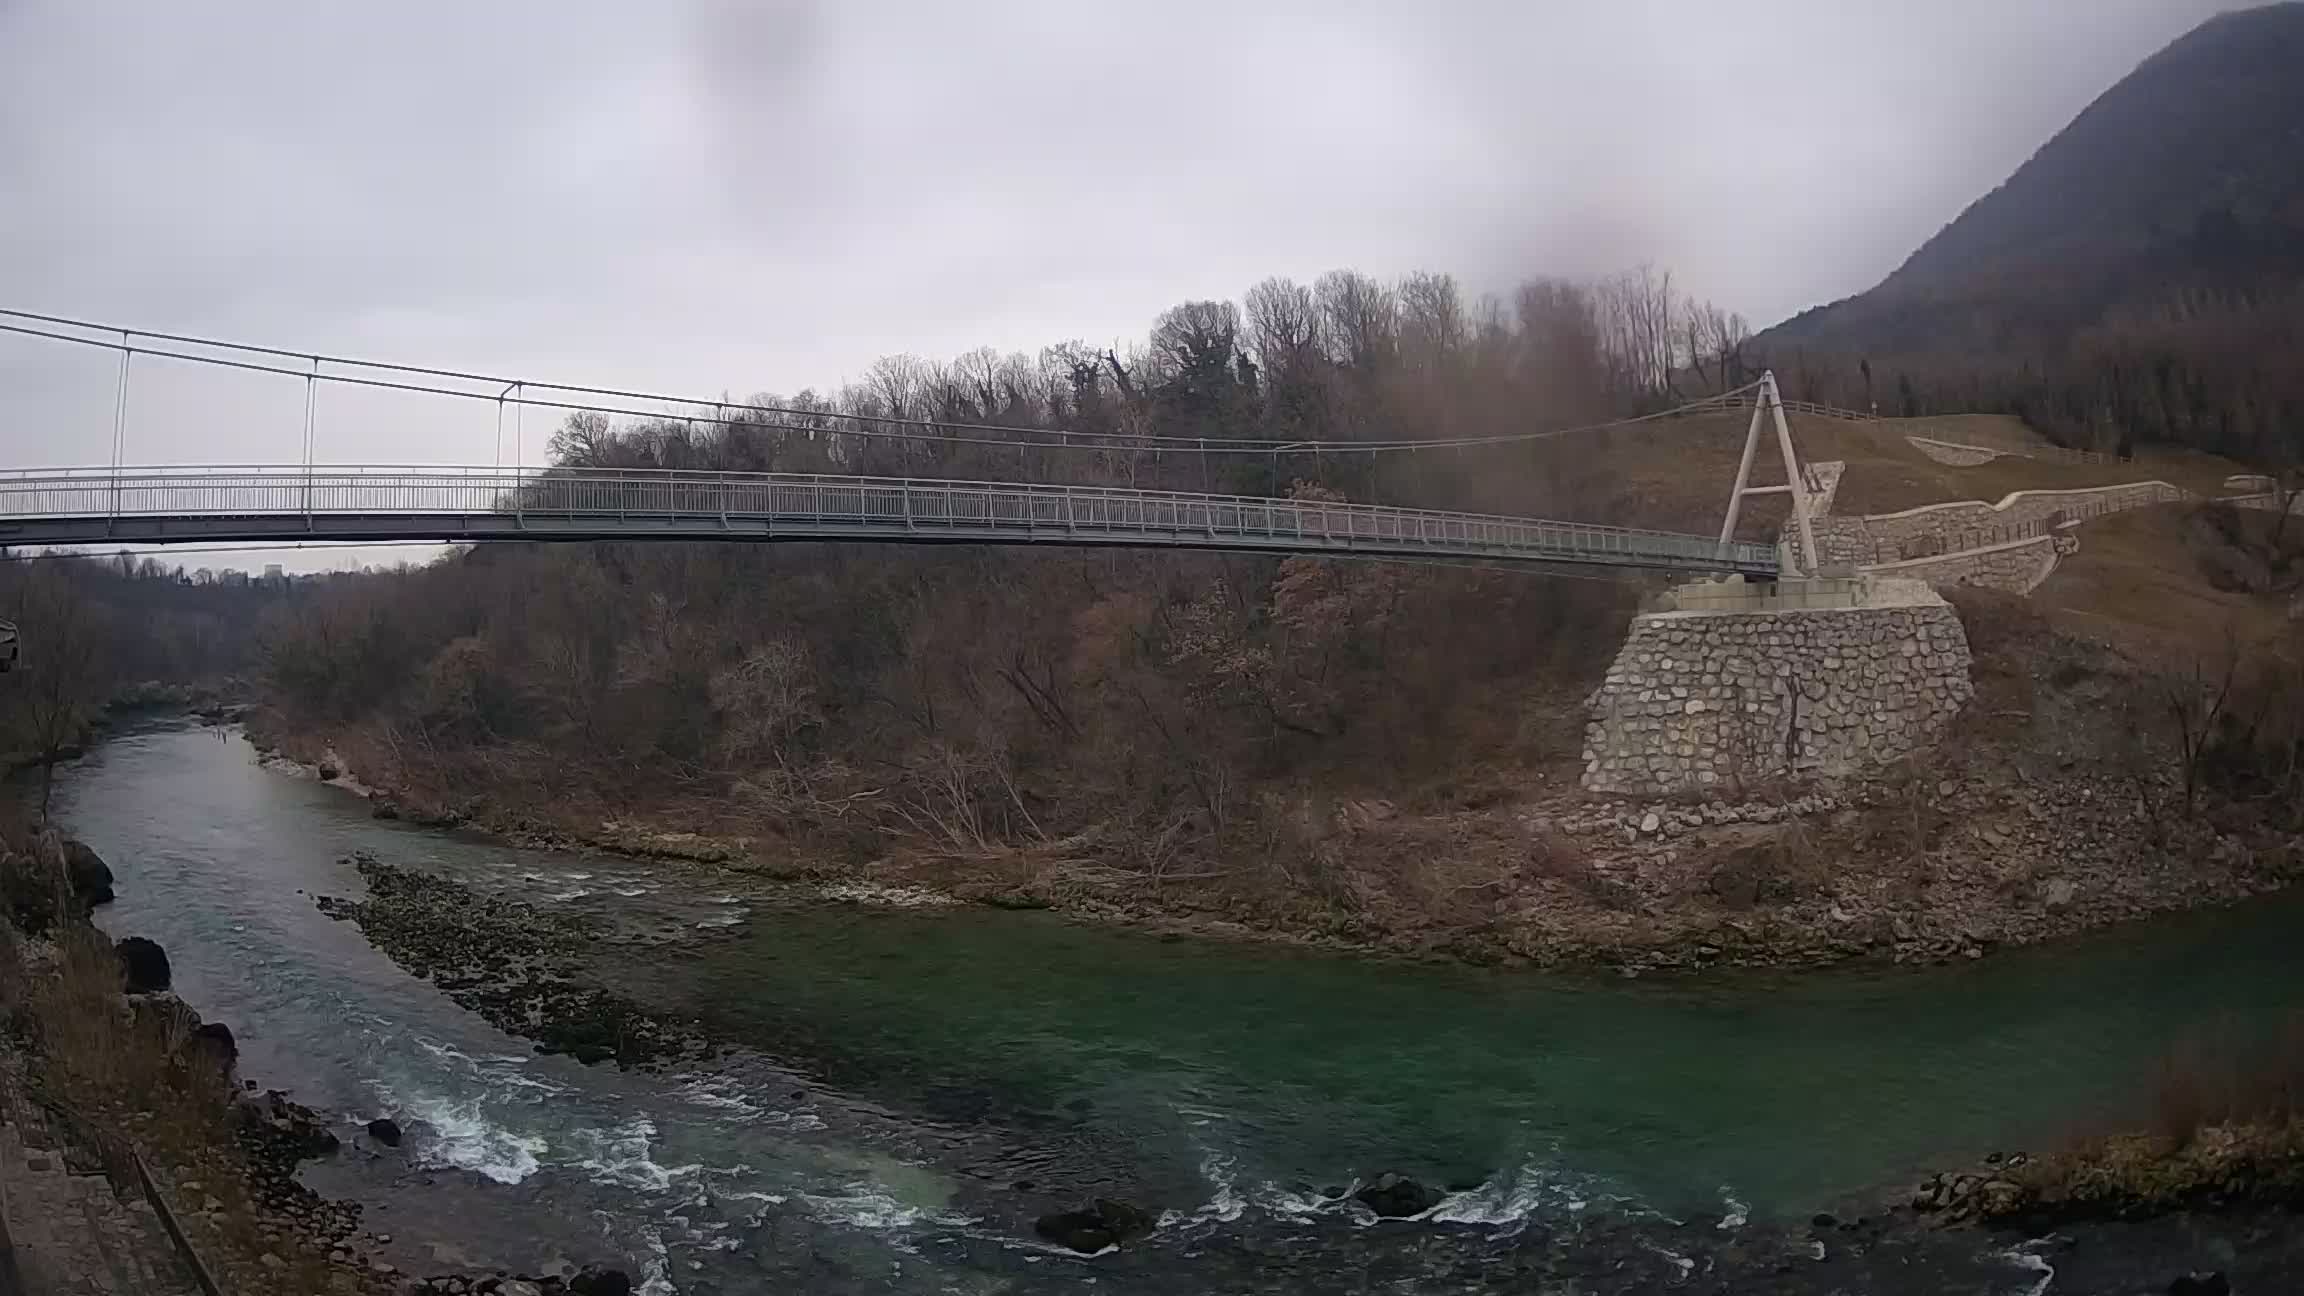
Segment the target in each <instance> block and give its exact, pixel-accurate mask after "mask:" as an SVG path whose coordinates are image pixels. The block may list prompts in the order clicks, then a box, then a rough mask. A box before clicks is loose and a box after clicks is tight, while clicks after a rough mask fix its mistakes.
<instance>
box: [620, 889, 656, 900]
mask: <svg viewBox="0 0 2304 1296" xmlns="http://www.w3.org/2000/svg"><path fill="white" fill-rule="evenodd" d="M648 890H649V889H648V888H647V887H617V888H615V891H616V894H617V895H619V896H622V897H623V898H625V899H626V900H629V899H631V898H632V897H634V896H644V895H646V894H648Z"/></svg>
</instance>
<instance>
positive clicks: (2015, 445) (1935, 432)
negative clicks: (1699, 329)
mask: <svg viewBox="0 0 2304 1296" xmlns="http://www.w3.org/2000/svg"><path fill="white" fill-rule="evenodd" d="M1756 399H1758V398H1757V397H1756V396H1754V395H1752V394H1751V393H1747V392H1732V393H1730V394H1729V395H1726V396H1722V397H1718V398H1716V399H1715V400H1713V401H1710V402H1707V403H1706V405H1705V406H1704V408H1705V409H1721V410H1731V409H1750V408H1751V407H1752V403H1753V401H1755V400H1756ZM1784 411H1785V412H1786V413H1788V414H1808V415H1813V416H1815V417H1817V418H1829V419H1840V420H1842V421H1844V422H1849V423H1878V424H1883V425H1889V424H1893V425H1894V428H1893V429H1892V430H1894V431H1896V432H1898V433H1901V434H1902V435H1905V436H1916V437H1920V438H1922V439H1923V440H1928V441H1936V442H1940V443H1942V444H1944V445H1952V446H1960V447H1962V448H1964V449H1970V450H1988V451H1990V452H1992V453H1993V454H2003V455H2014V456H2015V457H2017V458H2019V459H2039V460H2044V461H2047V462H2050V463H2084V464H2112V463H2127V462H2129V461H2128V460H2126V459H2123V458H2121V457H2120V456H2119V455H2110V454H2105V453H2103V452H2101V451H2097V450H2074V449H2072V448H2070V447H2069V446H2060V445H2050V444H2048V443H2046V442H2037V443H2035V442H2017V441H2012V440H2009V439H2007V438H2004V437H1989V436H1978V435H1976V434H1975V433H1974V432H1972V431H1969V430H1967V429H1965V428H1960V427H1957V426H1954V425H1952V424H1950V423H1949V422H1948V421H1947V419H1946V418H1945V416H1943V415H1929V414H1920V415H1913V416H1909V417H1889V416H1885V415H1880V414H1867V413H1865V412H1863V411H1862V410H1852V409H1842V408H1841V407H1839V406H1837V405H1821V404H1818V403H1817V402H1815V401H1800V400H1787V401H1785V402H1784Z"/></svg>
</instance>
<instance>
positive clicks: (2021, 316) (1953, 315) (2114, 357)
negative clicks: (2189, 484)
mask: <svg viewBox="0 0 2304 1296" xmlns="http://www.w3.org/2000/svg"><path fill="white" fill-rule="evenodd" d="M2299 68H2304V3H2283V4H2276V5H2270V6H2266V7H2263V8H2258V9H2251V10H2245V11H2241V12H2237V13H2230V14H2225V15H2222V16H2220V17H2217V18H2215V19H2212V20H2210V21H2209V22H2207V23H2205V24H2203V25H2202V26H2200V27H2199V28H2197V29H2195V30H2194V31H2192V32H2191V33H2190V34H2188V35H2186V36H2184V37H2183V38H2181V39H2180V40H2178V41H2176V42H2175V43H2174V44H2172V45H2170V46H2169V47H2168V48H2167V49H2165V50H2162V51H2161V52H2160V53H2158V54H2156V55H2154V56H2153V57H2152V58H2150V59H2148V60H2146V61H2145V62H2144V63H2143V64H2142V65H2141V66H2140V67H2138V68H2137V69H2136V71H2135V72H2133V73H2132V74H2130V75H2129V76H2128V77H2127V78H2125V79H2123V80H2122V81H2121V82H2120V83H2119V84H2117V85H2115V86H2113V87H2112V88H2111V89H2110V90H2108V91H2107V92H2105V94H2104V95H2103V96H2102V97H2100V98H2099V99H2097V100H2096V101H2095V102H2094V103H2093V104H2091V105H2090V106H2089V107H2088V108H2087V109H2086V110H2085V111H2083V112H2082V113H2081V114H2080V116H2079V117H2078V118H2077V119H2075V120H2074V121H2073V122H2072V123H2071V125H2070V126H2068V127H2067V128H2066V129H2065V130H2063V131H2062V132H2061V133H2059V134H2058V135H2057V136H2056V137H2055V138H2054V139H2052V140H2050V141H2049V142H2048V143H2047V144H2046V145H2045V146H2043V147H2042V148H2041V149H2040V150H2039V152H2038V153H2037V154H2035V155H2034V156H2033V157H2032V159H2031V160H2030V161H2028V162H2027V163H2025V165H2024V166H2023V167H2021V168H2020V169H2018V171H2017V172H2016V173H2015V174H2014V175H2013V176H2011V177H2010V178H2009V179H2008V181H2007V182H2006V183H2004V184H2002V185H2001V186H2000V187H1999V188H1997V189H1995V190H1993V191H1992V192H1991V193H1989V194H1987V195H1985V196H1984V197H1982V198H1980V199H1978V200H1977V201H1976V202H1975V203H1974V204H1972V205H1971V206H1970V207H1969V208H1968V209H1967V210H1966V211H1965V212H1964V213H1962V214H1961V216H1960V217H1959V218H1958V219H1957V220H1955V221H1953V222H1952V223H1951V224H1950V225H1949V226H1947V227H1946V228H1945V229H1944V230H1943V231H1942V232H1941V233H1939V234H1938V235H1937V236H1936V237H1935V238H1933V239H1930V240H1929V241H1928V243H1927V244H1925V245H1924V246H1922V247H1921V248H1920V249H1919V250H1918V251H1917V252H1915V253H1914V254H1913V255H1912V256H1911V258H1910V259H1909V260H1907V261H1906V262H1905V263H1904V265H1903V266H1902V267H1900V268H1899V269H1898V270H1897V271H1896V272H1895V273H1894V274H1892V275H1890V276H1889V277H1888V278H1887V279H1886V280H1885V281H1883V282H1882V283H1881V284H1880V285H1879V286H1877V287H1875V288H1874V289H1872V290H1871V291H1869V292H1866V293H1864V294H1861V295H1859V296H1857V297H1852V298H1849V299H1847V300H1844V301H1840V302H1835V303H1833V304H1831V305H1828V306H1823V307H1818V308H1816V309H1813V310H1810V311H1807V312H1805V313H1803V314H1801V315H1799V316H1797V317H1795V318H1793V319H1791V320H1789V321H1787V322H1785V323H1783V324H1781V325H1778V326H1777V327H1776V328H1773V329H1770V330H1768V331H1767V332H1765V333H1763V334H1761V335H1760V338H1759V339H1758V341H1757V346H1758V349H1759V350H1760V351H1761V352H1762V353H1763V354H1764V355H1765V356H1766V357H1767V359H1768V360H1769V362H1771V363H1774V364H1775V365H1776V366H1777V367H1778V368H1779V369H1780V370H1781V371H1783V372H1784V374H1785V376H1786V377H1787V379H1788V380H1789V381H1791V382H1792V383H1793V385H1794V387H1795V392H1794V394H1795V395H1801V396H1808V397H1811V398H1814V399H1824V400H1830V399H1835V398H1837V399H1846V400H1850V401H1862V400H1876V401H1878V402H1879V404H1880V405H1881V407H1882V409H1883V412H1895V413H1918V412H1923V411H1933V410H1951V409H1963V408H1966V409H1973V408H1979V407H1985V406H1990V407H1995V408H2003V409H2009V410H2011V411H2013V412H2017V413H2021V414H2023V415H2025V416H2026V417H2027V418H2029V419H2030V420H2031V421H2032V422H2034V423H2035V424H2038V425H2040V426H2042V427H2043V428H2044V429H2045V430H2047V431H2049V432H2050V433H2051V434H2053V435H2055V436H2056V437H2057V439H2059V440H2063V441H2066V442H2068V443H2080V442H2088V443H2095V444H2099V445H2102V446H2104V447H2105V448H2110V447H2111V446H2113V445H2115V444H2124V443H2125V444H2133V443H2135V442H2138V441H2152V440H2167V441H2175V442H2180V443H2186V444H2193V445H2199V446H2203V447H2206V448H2210V449H2216V450H2219V451H2221V452H2224V453H2227V454H2237V455H2242V456H2245V457H2249V458H2252V459H2255V460H2257V461H2266V460H2271V459H2278V458H2291V457H2294V455H2295V453H2296V450H2297V446H2296V440H2295V436H2296V434H2295V433H2294V431H2293V428H2294V427H2295V426H2296V424H2297V423H2298V422H2299V421H2300V415H2304V374H2300V373H2299V366H2297V365H2296V364H2295V363H2294V360H2293V357H2294V355H2295V353H2296V351H2295V348H2296V345H2297V343H2298V341H2299V340H2300V339H2304V75H2299V74H2298V71H2297V70H2298V69H2299ZM1863 361H1868V362H1869V368H1870V371H1871V372H1870V375H1869V376H1867V375H1866V374H1865V372H1864V369H1863V367H1862V366H1860V364H1859V362H1863ZM1802 388H1805V390H1801V389H1802Z"/></svg>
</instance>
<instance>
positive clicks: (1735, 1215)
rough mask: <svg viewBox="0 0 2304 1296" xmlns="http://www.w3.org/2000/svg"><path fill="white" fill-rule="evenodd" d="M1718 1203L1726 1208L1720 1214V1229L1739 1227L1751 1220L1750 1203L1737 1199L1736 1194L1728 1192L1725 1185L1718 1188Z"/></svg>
mask: <svg viewBox="0 0 2304 1296" xmlns="http://www.w3.org/2000/svg"><path fill="white" fill-rule="evenodd" d="M1720 1204H1721V1205H1723V1206H1726V1207H1727V1208H1728V1209H1727V1211H1726V1212H1724V1213H1723V1214H1722V1215H1721V1216H1720V1223H1719V1225H1718V1227H1719V1228H1720V1229H1721V1231H1723V1232H1726V1231H1728V1230H1731V1229H1740V1228H1742V1227H1744V1226H1745V1225H1747V1224H1749V1223H1751V1222H1752V1207H1751V1205H1750V1204H1749V1203H1747V1202H1741V1201H1738V1200H1737V1199H1736V1194H1735V1193H1732V1192H1730V1191H1729V1190H1728V1189H1727V1187H1726V1186H1725V1185H1723V1186H1722V1187H1721V1189H1720Z"/></svg>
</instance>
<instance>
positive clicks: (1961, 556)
mask: <svg viewBox="0 0 2304 1296" xmlns="http://www.w3.org/2000/svg"><path fill="white" fill-rule="evenodd" d="M2079 551H2080V538H2079V537H2078V536H2075V535H2072V534H2069V533H2067V532H2062V531H2059V532H2055V533H2053V534H2050V535H2042V536H2033V537H2032V538H2030V539H2028V540H2011V541H2009V542H2008V543H2006V544H1996V545H1986V546H1984V547H1983V548H1981V549H1963V550H1961V551H1960V552H1958V553H1949V554H1944V555H1941V556H1939V557H1934V558H1914V559H1910V560H1908V561H1905V562H1893V563H1876V564H1873V565H1871V566H1868V567H1866V568H1865V569H1864V571H1865V572H1866V573H1867V574H1869V575H1878V576H1901V577H1906V578H1909V579H1912V580H1921V581H1926V582H1928V584H1930V585H1932V586H1934V587H1935V588H1937V589H1944V588H1946V587H1948V586H1952V585H1973V586H1977V587H1979V588H1982V589H1996V590H2005V591H2006V592H2008V593H2010V594H2029V593H2031V592H2032V591H2033V590H2035V589H2038V588H2039V587H2040V582H2042V581H2044V580H2047V579H2048V577H2049V575H2050V574H2052V573H2053V572H2054V571H2055V570H2056V560H2057V559H2059V558H2061V557H2063V556H2064V555H2066V554H2071V553H2078V552H2079Z"/></svg>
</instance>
